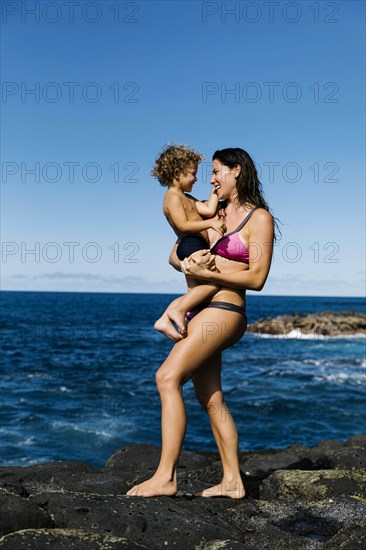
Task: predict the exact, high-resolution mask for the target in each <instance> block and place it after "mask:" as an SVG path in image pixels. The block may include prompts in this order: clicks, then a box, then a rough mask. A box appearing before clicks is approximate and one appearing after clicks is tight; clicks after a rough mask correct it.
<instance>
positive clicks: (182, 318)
mask: <svg viewBox="0 0 366 550" xmlns="http://www.w3.org/2000/svg"><path fill="white" fill-rule="evenodd" d="M166 313H167V315H168V317H169V319H170V320H171V321H172V322H173V323H175V324H176V325H177V327H178V328H179V332H180V333H181V334H185V333H186V330H187V321H186V313H185V311H181V310H180V309H178V308H176V307H172V308H170V309H168V310H167V312H166Z"/></svg>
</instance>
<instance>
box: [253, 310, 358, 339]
mask: <svg viewBox="0 0 366 550" xmlns="http://www.w3.org/2000/svg"><path fill="white" fill-rule="evenodd" d="M294 331H297V332H298V333H299V334H314V335H321V336H341V335H364V334H365V335H366V314H365V313H359V312H357V311H321V312H319V313H309V314H306V313H290V314H288V315H279V316H277V317H273V318H270V317H263V318H262V319H259V321H257V322H255V323H252V324H251V325H249V326H248V328H247V332H252V333H256V334H269V335H273V336H275V335H276V336H277V335H284V336H285V335H288V334H291V333H293V332H294Z"/></svg>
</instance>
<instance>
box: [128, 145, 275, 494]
mask: <svg viewBox="0 0 366 550" xmlns="http://www.w3.org/2000/svg"><path fill="white" fill-rule="evenodd" d="M212 174H213V175H212V179H211V182H210V183H211V184H212V185H214V186H215V189H216V192H217V194H218V197H219V199H220V200H225V201H226V202H225V208H224V212H222V213H223V215H224V216H225V223H226V227H227V233H226V234H225V235H224V236H223V237H221V238H220V239H219V240H217V233H215V232H214V231H209V238H210V242H211V240H212V242H214V243H215V244H214V245H213V247H212V248H211V252H212V254H213V255H214V256H215V263H216V267H217V269H218V271H211V270H210V268H209V267H210V260H211V254H210V253H209V252H208V251H206V252H197V253H195V254H192V255H191V256H190V257H189V258H186V259H185V260H183V261H182V262H179V260H178V259H177V257H176V255H175V253H174V250H173V252H172V254H171V258H170V262H171V263H172V265H173V266H174V267H176V268H177V269H180V268H181V270H182V271H183V272H184V273H185V274H186V275H189V276H191V277H194V278H196V279H199V280H200V281H203V282H205V281H207V282H210V283H213V284H217V285H220V287H221V288H220V289H219V291H218V292H217V293H216V294H215V295H214V296H213V297H212V298H211V301H210V302H209V303H208V304H205V305H204V306H202V309H201V310H200V311H199V312H198V313H197V314H196V315H194V316H193V318H192V319H191V321H190V322H189V325H188V329H187V336H186V337H185V338H184V339H182V340H179V341H178V342H177V343H176V344H175V345H174V347H173V349H172V350H171V352H170V354H169V356H168V357H167V359H166V360H165V362H164V363H163V365H162V366H161V367H160V369H159V370H158V371H157V373H156V383H157V387H158V390H159V393H160V398H161V404H162V452H161V458H160V463H159V466H158V468H157V470H156V472H155V474H154V475H153V476H152V477H151V478H150V479H148V480H146V481H144V482H143V483H141V484H139V485H135V486H134V487H132V488H131V489H130V490H129V491H128V492H127V493H126V494H127V495H130V496H145V497H149V496H158V495H170V496H171V495H174V494H176V492H177V478H176V469H177V463H178V460H179V456H180V452H181V448H182V444H183V440H184V436H185V432H186V411H185V406H184V401H183V397H182V386H183V384H185V383H186V382H187V381H188V380H192V382H193V385H194V388H195V391H196V395H197V397H198V399H199V401H200V403H201V405H202V407H203V408H204V409H205V410H206V411H207V413H208V415H209V419H210V423H211V428H212V432H213V435H214V437H215V440H216V443H217V447H218V450H219V453H220V458H221V461H222V466H223V478H222V480H221V482H220V483H218V484H217V485H215V486H213V487H210V488H207V489H204V490H202V491H200V492H198V493H196V496H202V497H213V496H226V497H230V498H234V499H240V498H243V497H244V496H245V489H244V485H243V481H242V479H241V475H240V468H239V455H238V451H239V445H238V432H237V429H236V426H235V423H234V421H233V418H232V416H231V415H230V412H229V410H228V408H227V406H226V403H225V402H224V397H223V393H222V388H221V352H222V351H223V350H224V349H226V348H228V347H230V346H232V345H234V344H235V343H236V342H238V341H239V340H240V338H241V337H242V336H243V334H244V333H245V330H246V326H247V321H246V316H245V291H246V289H250V290H261V289H262V288H263V286H264V283H265V281H266V279H267V276H268V273H269V269H270V265H271V258H272V249H273V239H274V223H273V218H272V215H271V214H270V212H269V208H268V206H267V203H266V201H265V200H264V198H263V196H262V191H261V184H260V182H259V180H258V177H257V172H256V168H255V165H254V163H253V160H252V159H251V158H250V156H249V155H248V153H247V152H246V151H244V150H243V149H239V148H236V149H223V150H221V151H216V153H215V154H214V155H213V165H212ZM215 241H217V242H215ZM244 243H247V244H246V245H245V244H244Z"/></svg>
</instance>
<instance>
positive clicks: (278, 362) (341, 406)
mask: <svg viewBox="0 0 366 550" xmlns="http://www.w3.org/2000/svg"><path fill="white" fill-rule="evenodd" d="M175 297H176V296H175V295H167V294H109V293H108V294H107V293H78V292H75V293H73V292H15V291H14V292H11V291H3V292H1V294H0V298H1V338H0V345H1V352H2V353H1V356H2V361H1V366H0V374H1V390H0V391H1V423H0V436H1V451H0V464H1V465H3V466H10V465H21V466H25V465H30V464H35V463H40V462H46V461H53V460H76V461H81V462H86V463H89V464H91V465H93V466H96V467H102V466H103V465H104V463H105V462H106V460H107V459H108V458H109V457H110V456H111V455H112V454H113V453H114V452H115V451H116V450H117V449H119V448H121V447H123V446H125V445H131V444H135V443H150V444H154V445H160V444H161V439H160V438H161V432H160V398H159V394H158V392H157V390H156V386H155V372H156V371H157V369H158V368H159V366H160V364H161V363H162V362H163V361H164V359H165V357H166V356H167V354H168V353H169V351H170V349H171V347H172V345H173V343H172V342H171V341H170V340H168V339H166V338H165V337H164V336H163V335H161V334H160V333H157V332H156V331H155V330H154V329H153V323H154V321H155V320H156V319H157V318H158V317H159V316H160V314H161V313H162V311H163V310H164V309H165V307H166V306H167V304H168V303H169V302H170V301H171V300H172V299H173V298H175ZM324 310H332V311H342V310H347V311H349V310H354V311H361V312H364V311H365V302H364V300H363V299H362V298H319V297H314V298H312V297H289V296H261V295H258V296H257V295H249V296H248V303H247V313H248V322H249V323H252V322H254V321H256V320H258V319H259V318H260V317H266V316H268V317H274V316H276V315H280V314H285V313H291V312H302V313H312V312H316V311H324ZM365 344H366V339H365V338H364V337H360V336H357V335H352V336H347V337H307V338H295V337H273V336H271V337H267V338H265V337H260V336H256V335H253V334H246V335H245V336H244V337H243V338H242V339H241V341H240V342H239V343H237V344H236V345H235V346H233V347H232V348H230V349H228V350H226V351H225V352H224V355H223V372H222V378H223V390H224V395H225V400H226V402H227V404H228V406H229V408H230V410H231V412H232V414H233V417H234V419H235V421H236V424H237V427H238V431H239V437H240V450H242V451H245V450H264V449H269V448H278V449H279V448H283V447H286V446H288V445H290V444H292V443H301V444H304V445H316V444H317V443H319V442H320V441H321V440H322V439H337V440H342V441H345V440H346V439H348V438H349V437H350V436H351V435H354V434H361V433H366V418H365V410H366V398H365V386H366V360H365ZM184 398H185V402H186V407H187V414H188V428H187V435H186V439H185V443H184V447H183V448H184V449H186V450H215V451H216V450H217V449H216V445H215V442H214V439H213V436H212V434H211V430H210V426H209V421H208V419H207V417H206V415H205V413H204V411H203V410H202V409H201V407H200V405H199V404H198V402H197V400H196V397H195V393H194V390H193V386H192V384H191V382H188V383H187V384H186V385H185V386H184Z"/></svg>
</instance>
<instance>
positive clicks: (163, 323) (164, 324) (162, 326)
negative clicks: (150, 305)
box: [154, 314, 183, 342]
mask: <svg viewBox="0 0 366 550" xmlns="http://www.w3.org/2000/svg"><path fill="white" fill-rule="evenodd" d="M154 329H155V330H158V331H159V332H162V333H163V334H165V336H167V337H168V338H170V340H173V342H178V341H179V340H182V338H183V336H182V334H179V332H178V331H177V330H175V328H174V325H173V323H172V322H171V320H170V319H169V317H168V316H167V315H166V314H164V315H163V316H162V317H160V319H158V320H157V321H156V323H155V325H154Z"/></svg>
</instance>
